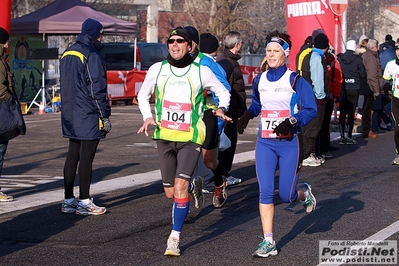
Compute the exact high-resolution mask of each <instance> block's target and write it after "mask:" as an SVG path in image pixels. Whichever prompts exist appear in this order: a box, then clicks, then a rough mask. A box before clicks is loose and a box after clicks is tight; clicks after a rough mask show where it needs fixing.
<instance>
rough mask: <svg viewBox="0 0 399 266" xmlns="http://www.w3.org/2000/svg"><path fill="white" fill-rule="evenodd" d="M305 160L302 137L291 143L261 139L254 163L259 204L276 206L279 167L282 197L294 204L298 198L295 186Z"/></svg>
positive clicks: (293, 139)
mask: <svg viewBox="0 0 399 266" xmlns="http://www.w3.org/2000/svg"><path fill="white" fill-rule="evenodd" d="M302 159H303V152H302V136H301V135H295V136H294V137H293V138H292V139H291V140H278V139H263V138H260V137H258V140H257V143H256V150H255V161H256V175H257V179H258V184H259V202H260V203H262V204H271V203H273V197H274V189H275V188H274V183H275V174H276V170H277V167H278V168H279V169H280V178H279V195H280V198H281V199H282V200H283V201H284V202H293V201H295V200H296V199H297V198H298V193H297V190H296V187H297V183H298V178H299V169H300V165H301V164H302Z"/></svg>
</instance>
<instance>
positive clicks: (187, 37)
mask: <svg viewBox="0 0 399 266" xmlns="http://www.w3.org/2000/svg"><path fill="white" fill-rule="evenodd" d="M174 35H178V36H180V37H183V39H185V40H186V41H187V42H188V44H189V45H190V46H191V34H190V33H189V32H188V31H187V30H185V29H183V28H182V27H177V28H175V29H173V30H172V31H171V32H170V34H169V38H168V39H170V37H172V36H174Z"/></svg>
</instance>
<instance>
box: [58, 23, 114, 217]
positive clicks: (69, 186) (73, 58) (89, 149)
mask: <svg viewBox="0 0 399 266" xmlns="http://www.w3.org/2000/svg"><path fill="white" fill-rule="evenodd" d="M102 33H103V26H102V24H101V23H100V22H98V21H96V20H94V19H91V18H89V19H87V20H86V21H85V22H83V24H82V32H81V34H79V36H78V37H77V39H76V43H75V44H73V45H72V46H71V47H69V48H68V49H67V50H66V51H65V52H64V53H63V54H62V56H61V60H60V86H61V99H62V112H61V122H62V134H63V136H64V138H69V150H68V155H67V158H66V160H65V165H64V188H65V200H64V201H63V203H62V206H61V212H63V213H76V214H78V215H100V214H104V213H105V212H106V211H107V210H106V208H105V207H99V206H96V205H95V204H94V203H93V199H92V198H91V197H90V193H89V192H90V183H91V178H92V164H93V159H94V156H95V153H96V150H97V146H98V144H99V142H100V139H103V138H105V136H106V134H107V133H108V132H109V131H110V130H111V123H110V121H109V116H110V115H111V107H110V105H109V102H108V93H107V77H106V72H105V61H104V59H103V58H102V57H101V55H100V53H99V51H100V50H101V48H102V47H103V44H102V43H101V38H102ZM78 163H79V167H77V166H78ZM76 168H78V175H79V200H77V199H76V198H75V196H74V193H73V184H74V181H75V175H76Z"/></svg>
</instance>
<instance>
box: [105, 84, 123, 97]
mask: <svg viewBox="0 0 399 266" xmlns="http://www.w3.org/2000/svg"><path fill="white" fill-rule="evenodd" d="M107 90H108V95H111V97H118V96H124V94H125V93H124V85H123V84H122V83H119V84H107Z"/></svg>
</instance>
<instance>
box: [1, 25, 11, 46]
mask: <svg viewBox="0 0 399 266" xmlns="http://www.w3.org/2000/svg"><path fill="white" fill-rule="evenodd" d="M9 39H10V34H8V31H6V30H5V29H3V28H2V27H0V44H5V43H6V42H7V41H8V40H9Z"/></svg>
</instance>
